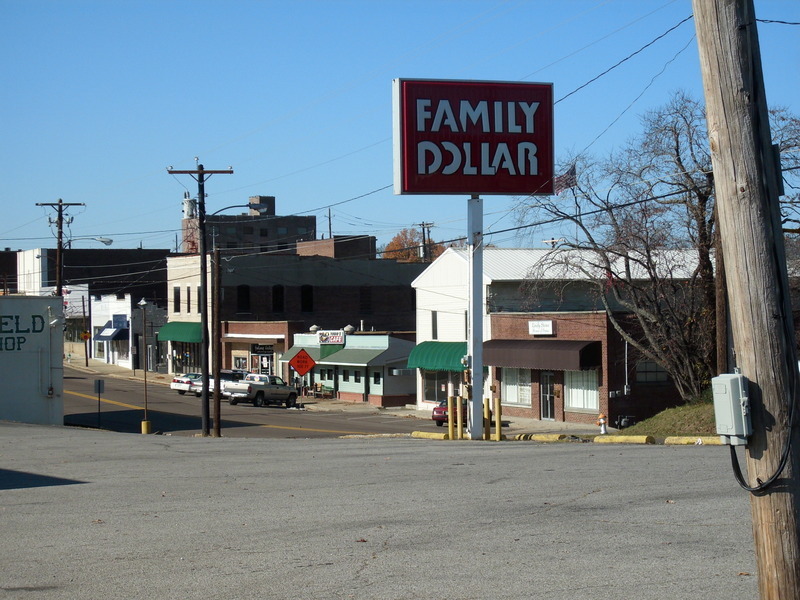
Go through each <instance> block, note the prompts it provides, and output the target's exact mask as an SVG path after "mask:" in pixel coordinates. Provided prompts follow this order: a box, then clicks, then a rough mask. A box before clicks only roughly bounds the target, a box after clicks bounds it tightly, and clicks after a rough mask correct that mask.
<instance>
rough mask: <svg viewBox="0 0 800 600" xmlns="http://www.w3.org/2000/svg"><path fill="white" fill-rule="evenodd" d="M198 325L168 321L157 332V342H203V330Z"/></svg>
mask: <svg viewBox="0 0 800 600" xmlns="http://www.w3.org/2000/svg"><path fill="white" fill-rule="evenodd" d="M202 327H203V326H202V325H201V324H200V323H187V322H183V321H170V322H169V323H167V324H166V325H162V326H161V329H159V330H158V341H159V342H187V343H190V344H199V343H200V342H202V341H203V329H202Z"/></svg>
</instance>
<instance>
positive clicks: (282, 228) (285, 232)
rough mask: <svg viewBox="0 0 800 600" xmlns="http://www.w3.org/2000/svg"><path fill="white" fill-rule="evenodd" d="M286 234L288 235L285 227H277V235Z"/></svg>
mask: <svg viewBox="0 0 800 600" xmlns="http://www.w3.org/2000/svg"><path fill="white" fill-rule="evenodd" d="M287 233H289V229H288V228H287V227H278V235H286V234H287Z"/></svg>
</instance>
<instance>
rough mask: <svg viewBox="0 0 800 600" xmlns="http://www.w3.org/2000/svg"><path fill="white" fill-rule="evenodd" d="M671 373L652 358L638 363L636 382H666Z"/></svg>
mask: <svg viewBox="0 0 800 600" xmlns="http://www.w3.org/2000/svg"><path fill="white" fill-rule="evenodd" d="M668 379H669V375H668V374H667V372H666V371H665V370H664V369H663V367H662V366H661V365H659V364H658V363H657V362H655V361H652V360H640V361H639V362H638V363H636V383H664V382H665V381H667V380H668Z"/></svg>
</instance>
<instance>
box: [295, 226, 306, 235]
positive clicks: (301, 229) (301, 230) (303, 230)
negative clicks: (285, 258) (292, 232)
mask: <svg viewBox="0 0 800 600" xmlns="http://www.w3.org/2000/svg"><path fill="white" fill-rule="evenodd" d="M306 233H308V227H298V228H297V234H298V235H305V234H306Z"/></svg>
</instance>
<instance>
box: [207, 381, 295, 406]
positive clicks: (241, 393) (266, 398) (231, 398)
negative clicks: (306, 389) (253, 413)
mask: <svg viewBox="0 0 800 600" xmlns="http://www.w3.org/2000/svg"><path fill="white" fill-rule="evenodd" d="M222 395H223V396H224V397H226V398H227V399H228V403H229V404H238V403H239V402H252V403H253V404H254V405H255V406H264V405H265V404H285V405H286V408H291V407H293V406H294V405H295V404H297V390H296V389H295V388H294V387H292V386H290V385H287V384H286V382H284V381H283V379H281V378H280V377H278V376H276V375H261V374H259V373H248V374H247V375H245V377H244V379H242V380H241V381H225V382H223V385H222Z"/></svg>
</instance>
